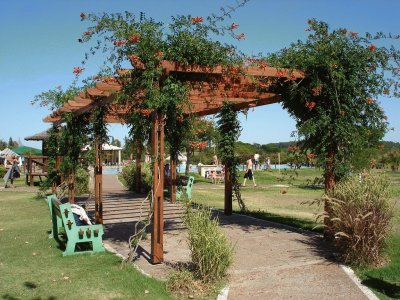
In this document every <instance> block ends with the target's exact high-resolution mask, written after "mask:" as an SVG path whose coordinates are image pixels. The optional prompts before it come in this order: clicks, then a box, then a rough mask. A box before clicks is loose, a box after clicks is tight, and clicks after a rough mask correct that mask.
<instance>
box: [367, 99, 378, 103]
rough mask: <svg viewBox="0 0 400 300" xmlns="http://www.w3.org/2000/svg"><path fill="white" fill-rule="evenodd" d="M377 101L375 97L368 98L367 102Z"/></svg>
mask: <svg viewBox="0 0 400 300" xmlns="http://www.w3.org/2000/svg"><path fill="white" fill-rule="evenodd" d="M375 101H376V100H375V99H372V98H368V99H367V102H368V103H374V102H375Z"/></svg>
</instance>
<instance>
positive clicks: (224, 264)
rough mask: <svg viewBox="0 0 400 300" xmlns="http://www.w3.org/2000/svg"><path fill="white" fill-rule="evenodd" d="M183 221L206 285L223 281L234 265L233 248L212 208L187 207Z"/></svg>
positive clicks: (196, 263) (192, 251)
mask: <svg viewBox="0 0 400 300" xmlns="http://www.w3.org/2000/svg"><path fill="white" fill-rule="evenodd" d="M184 222H185V224H186V226H187V228H188V233H189V249H190V252H191V258H192V263H193V266H194V269H195V272H196V275H197V276H198V277H199V278H200V279H201V280H202V281H203V282H215V281H218V280H219V279H222V278H223V277H224V276H225V275H226V272H227V270H228V267H229V266H230V264H231V263H232V259H233V246H232V245H231V243H230V242H229V241H228V239H227V238H226V236H225V235H224V233H223V232H222V230H221V229H220V228H219V221H218V219H215V218H212V215H211V211H210V209H207V208H198V209H195V210H192V209H191V208H190V207H188V209H187V212H186V214H185V217H184Z"/></svg>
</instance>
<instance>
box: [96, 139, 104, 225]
mask: <svg viewBox="0 0 400 300" xmlns="http://www.w3.org/2000/svg"><path fill="white" fill-rule="evenodd" d="M94 147H95V156H96V165H95V167H94V211H95V220H96V224H103V155H102V153H103V151H102V150H103V149H102V145H101V143H99V142H98V141H96V142H95V144H94Z"/></svg>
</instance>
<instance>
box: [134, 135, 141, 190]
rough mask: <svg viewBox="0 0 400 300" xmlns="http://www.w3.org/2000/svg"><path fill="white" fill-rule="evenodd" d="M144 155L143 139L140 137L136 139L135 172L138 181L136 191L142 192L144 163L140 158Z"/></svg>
mask: <svg viewBox="0 0 400 300" xmlns="http://www.w3.org/2000/svg"><path fill="white" fill-rule="evenodd" d="M141 156H142V141H141V140H140V139H137V140H136V173H135V177H136V178H135V182H136V187H135V190H136V193H138V194H140V192H141V191H142V165H141V163H140V158H141Z"/></svg>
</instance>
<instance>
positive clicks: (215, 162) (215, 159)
mask: <svg viewBox="0 0 400 300" xmlns="http://www.w3.org/2000/svg"><path fill="white" fill-rule="evenodd" d="M212 164H213V165H216V166H218V156H217V155H216V154H214V156H213V158H212Z"/></svg>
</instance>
